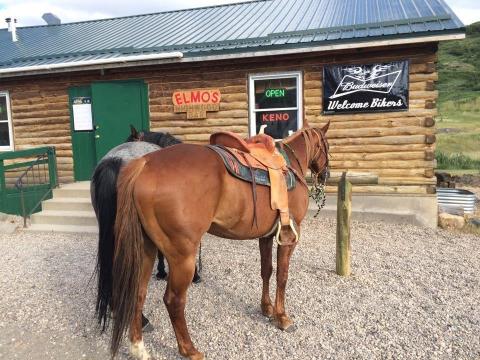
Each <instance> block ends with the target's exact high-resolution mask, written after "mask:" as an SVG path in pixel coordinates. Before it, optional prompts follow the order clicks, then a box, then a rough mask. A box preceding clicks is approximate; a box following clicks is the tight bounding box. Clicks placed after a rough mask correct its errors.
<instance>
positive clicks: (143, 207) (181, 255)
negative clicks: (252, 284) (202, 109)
mask: <svg viewBox="0 0 480 360" xmlns="http://www.w3.org/2000/svg"><path fill="white" fill-rule="evenodd" d="M327 130H328V124H327V125H326V126H324V127H323V128H318V129H317V128H304V129H302V130H300V131H298V132H297V133H295V134H293V135H291V136H290V137H288V138H287V139H285V140H284V141H283V142H282V144H283V148H284V150H285V152H286V154H287V156H288V157H289V160H290V164H291V168H293V169H294V172H295V173H296V175H297V176H298V177H299V180H301V181H298V182H297V186H296V187H295V188H294V189H293V190H291V191H290V192H289V196H288V201H289V209H290V217H291V219H293V220H294V222H295V224H296V225H297V226H298V229H299V227H300V224H301V222H302V220H303V218H304V217H305V215H306V213H307V210H308V203H309V200H308V188H307V186H306V182H305V181H304V177H305V175H306V172H307V170H308V169H310V170H311V171H312V173H313V175H314V178H318V176H319V174H321V173H322V172H323V171H325V170H326V169H327V167H328V143H327V141H326V132H327ZM117 189H118V203H117V204H118V205H117V209H118V210H117V218H116V222H115V239H116V244H115V254H114V260H113V268H112V275H113V294H112V304H111V306H112V312H113V313H114V316H113V334H112V342H111V351H112V355H113V356H115V354H116V353H117V351H118V348H119V345H120V342H121V340H122V337H123V335H124V333H125V332H126V330H127V329H128V328H129V329H130V332H129V338H130V341H131V345H130V352H131V354H132V355H133V356H134V357H136V358H138V359H143V360H145V359H150V355H148V352H147V351H146V349H145V347H144V344H143V340H142V332H141V326H142V325H141V323H142V319H141V314H142V308H143V305H144V302H145V297H146V292H147V284H148V281H149V279H150V275H151V273H152V268H153V265H154V260H155V254H156V251H157V249H160V250H161V251H162V253H163V254H164V255H165V257H166V259H167V262H168V265H169V268H170V274H169V276H168V281H167V288H166V291H165V295H164V297H163V300H164V303H165V305H166V307H167V310H168V314H169V316H170V320H171V322H172V325H173V329H174V331H175V335H176V338H177V343H178V349H179V352H180V354H181V355H183V356H185V357H188V358H189V359H203V358H204V356H203V354H202V353H201V352H199V351H198V350H197V349H196V348H195V346H194V345H193V343H192V340H191V339H190V335H189V333H188V329H187V324H186V322H185V313H184V310H185V303H186V296H187V288H188V286H189V285H190V283H191V280H192V277H193V273H194V270H195V254H196V253H197V249H198V247H199V245H200V241H201V239H202V236H203V235H204V234H205V233H206V232H208V233H210V234H213V235H217V236H220V237H224V238H228V239H238V240H246V239H254V238H259V239H260V240H259V243H260V254H261V276H262V279H263V292H262V298H261V310H262V313H263V315H265V316H269V317H273V322H274V324H275V325H276V326H277V327H278V328H280V329H282V330H287V329H288V328H289V327H290V326H291V325H292V324H293V322H292V320H291V319H290V317H289V316H288V315H287V313H286V311H285V287H286V283H287V277H288V267H289V262H290V257H291V255H292V252H293V250H294V249H295V246H296V243H290V244H284V245H279V246H278V250H277V275H276V276H277V291H276V298H275V303H274V304H272V301H271V300H270V295H269V282H270V277H271V275H272V243H273V233H274V230H275V226H276V224H277V221H278V213H277V211H274V210H272V209H271V207H270V189H269V188H268V187H266V186H257V190H256V192H257V202H256V205H254V204H253V201H252V188H251V184H249V183H248V182H245V181H242V180H239V179H237V178H235V177H233V176H231V175H229V173H228V172H227V170H226V168H225V166H224V163H223V161H222V160H221V158H220V157H219V156H218V155H217V154H216V153H215V152H214V151H212V150H211V149H209V148H208V147H205V146H202V145H193V144H179V145H175V146H172V147H168V148H165V149H162V150H161V151H156V152H153V153H150V154H147V155H145V156H143V157H142V158H139V159H137V160H133V161H131V162H130V163H129V164H128V165H127V166H125V167H124V168H123V169H122V171H121V173H120V176H119V179H118V183H117ZM255 207H256V210H255ZM254 211H256V214H257V216H258V220H259V221H258V223H257V224H256V225H253V222H252V219H253V217H254Z"/></svg>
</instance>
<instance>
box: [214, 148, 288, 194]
mask: <svg viewBox="0 0 480 360" xmlns="http://www.w3.org/2000/svg"><path fill="white" fill-rule="evenodd" d="M206 146H207V147H208V148H209V149H211V150H213V151H215V152H216V153H217V154H218V155H220V157H221V159H222V160H223V163H224V164H225V167H226V168H227V170H228V172H229V173H230V174H231V175H232V176H234V177H236V178H238V179H240V180H243V181H248V182H250V183H252V182H253V181H252V173H253V176H254V178H255V183H256V184H258V185H264V186H270V177H269V175H268V171H267V170H263V169H258V168H252V169H250V168H249V167H248V166H245V165H243V164H242V163H241V162H240V161H239V160H238V159H237V158H236V157H235V156H234V155H233V154H232V153H231V152H230V151H229V150H228V148H226V147H224V146H221V145H206ZM279 150H280V153H281V154H282V156H283V157H284V158H285V160H286V161H287V164H289V163H290V161H289V159H288V157H287V156H286V155H285V153H284V152H283V151H282V150H281V149H279ZM285 181H286V183H287V189H288V191H290V190H292V189H294V188H295V186H296V179H295V175H294V173H293V172H292V171H291V170H288V172H287V173H286V174H285Z"/></svg>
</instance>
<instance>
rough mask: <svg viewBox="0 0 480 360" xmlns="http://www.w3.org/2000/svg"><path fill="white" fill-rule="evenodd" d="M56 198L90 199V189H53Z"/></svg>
mask: <svg viewBox="0 0 480 360" xmlns="http://www.w3.org/2000/svg"><path fill="white" fill-rule="evenodd" d="M53 197H54V198H82V199H90V188H88V189H84V188H78V189H76V188H70V187H61V188H58V189H53Z"/></svg>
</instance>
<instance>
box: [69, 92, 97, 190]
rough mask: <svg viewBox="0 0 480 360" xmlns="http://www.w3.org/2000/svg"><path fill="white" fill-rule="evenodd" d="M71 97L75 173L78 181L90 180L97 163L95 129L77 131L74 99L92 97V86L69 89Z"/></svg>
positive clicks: (71, 127)
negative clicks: (74, 117) (74, 119)
mask: <svg viewBox="0 0 480 360" xmlns="http://www.w3.org/2000/svg"><path fill="white" fill-rule="evenodd" d="M68 95H69V98H70V101H69V103H70V129H71V132H72V150H73V174H74V178H75V180H76V181H83V180H90V178H91V176H92V173H93V169H94V168H95V165H96V164H97V160H96V159H97V156H96V154H95V139H94V131H93V130H92V131H75V128H74V121H73V101H74V100H75V99H78V98H86V99H91V98H92V90H91V89H90V86H79V87H72V88H70V89H68Z"/></svg>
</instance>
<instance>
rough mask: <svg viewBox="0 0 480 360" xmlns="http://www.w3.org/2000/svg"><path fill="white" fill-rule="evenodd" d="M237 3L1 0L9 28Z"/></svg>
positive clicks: (469, 12)
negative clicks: (50, 19)
mask: <svg viewBox="0 0 480 360" xmlns="http://www.w3.org/2000/svg"><path fill="white" fill-rule="evenodd" d="M243 1H245V0H243ZM234 2H239V0H135V1H125V0H122V1H119V0H82V1H78V0H0V28H5V27H6V24H5V22H4V19H5V18H6V17H15V18H17V19H18V26H29V25H45V22H44V21H43V20H42V18H41V16H42V14H44V13H46V12H51V13H53V14H55V15H57V16H58V17H59V18H60V19H61V20H62V23H66V22H73V21H83V20H92V19H104V18H109V17H117V16H127V15H137V14H148V13H154V12H160V11H167V10H178V9H187V8H193V7H200V6H209V5H218V4H227V3H234ZM446 2H447V4H448V5H449V6H450V7H451V8H452V9H453V11H454V12H455V13H456V14H457V15H458V17H459V18H460V20H462V22H463V23H464V24H466V25H468V24H471V23H472V22H476V21H480V0H446Z"/></svg>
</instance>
